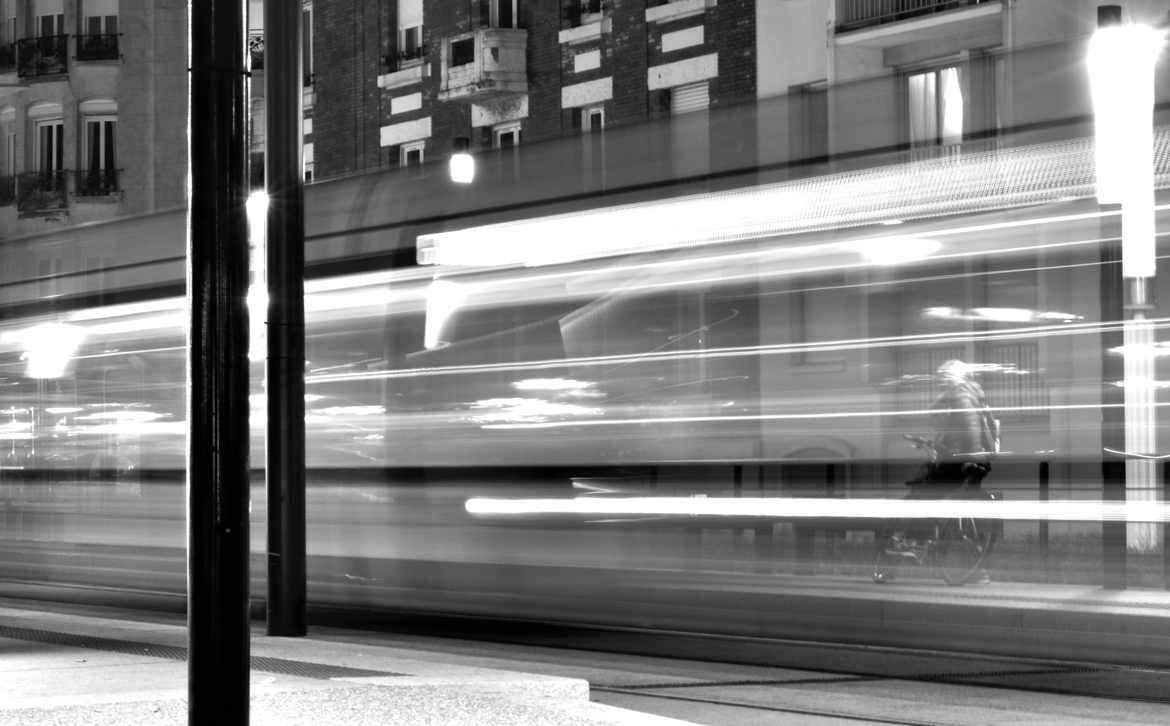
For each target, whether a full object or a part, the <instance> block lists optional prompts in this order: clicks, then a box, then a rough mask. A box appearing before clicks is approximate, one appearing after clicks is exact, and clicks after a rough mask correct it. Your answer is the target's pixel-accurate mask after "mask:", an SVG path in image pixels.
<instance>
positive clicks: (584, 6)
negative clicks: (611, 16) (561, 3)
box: [565, 0, 613, 28]
mask: <svg viewBox="0 0 1170 726" xmlns="http://www.w3.org/2000/svg"><path fill="white" fill-rule="evenodd" d="M612 7H613V3H612V2H611V1H610V0H578V1H577V2H571V3H569V4H568V5H567V6H566V7H565V23H566V27H569V28H576V27H578V26H581V25H588V24H590V23H595V22H597V21H599V20H601V18H602V16H603V15H605V13H608V12H609V11H610V10H611V9H612Z"/></svg>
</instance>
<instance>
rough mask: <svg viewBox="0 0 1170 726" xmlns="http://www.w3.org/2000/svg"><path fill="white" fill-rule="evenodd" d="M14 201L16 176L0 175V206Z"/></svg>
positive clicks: (6, 205)
mask: <svg viewBox="0 0 1170 726" xmlns="http://www.w3.org/2000/svg"><path fill="white" fill-rule="evenodd" d="M15 203H16V177H14V176H11V175H7V176H0V207H9V206H12V205H13V204H15Z"/></svg>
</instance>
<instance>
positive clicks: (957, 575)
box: [934, 517, 991, 585]
mask: <svg viewBox="0 0 1170 726" xmlns="http://www.w3.org/2000/svg"><path fill="white" fill-rule="evenodd" d="M990 550H991V531H990V530H989V529H988V528H987V527H981V526H980V525H979V523H977V522H976V521H975V520H974V519H971V518H969V517H961V518H958V519H948V520H946V521H945V522H943V523H942V525H941V526H940V527H939V536H938V539H937V540H936V541H935V545H934V561H935V564H936V565H937V567H938V570H939V574H940V575H942V579H943V582H945V583H947V584H948V585H962V584H964V583H966V582H967V581H968V580H969V579H971V577H972V576H973V575H974V574H975V572H976V571H977V570H978V569H979V567H980V566H981V565H982V564H983V560H984V559H986V557H987V554H988V552H990Z"/></svg>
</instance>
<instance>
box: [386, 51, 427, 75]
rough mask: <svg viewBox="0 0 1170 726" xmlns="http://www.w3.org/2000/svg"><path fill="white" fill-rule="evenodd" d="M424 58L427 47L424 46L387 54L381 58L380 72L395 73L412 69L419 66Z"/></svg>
mask: <svg viewBox="0 0 1170 726" xmlns="http://www.w3.org/2000/svg"><path fill="white" fill-rule="evenodd" d="M426 57H427V46H426V45H425V44H423V45H420V46H417V47H414V48H407V49H406V50H401V51H398V52H397V53H389V54H387V55H384V56H382V72H383V73H397V72H398V71H401V70H406V69H408V68H414V67H415V66H417V65H419V64H421V63H422V62H423V60H424V59H425V58H426Z"/></svg>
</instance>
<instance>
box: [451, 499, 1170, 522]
mask: <svg viewBox="0 0 1170 726" xmlns="http://www.w3.org/2000/svg"><path fill="white" fill-rule="evenodd" d="M464 508H465V509H466V510H467V512H468V513H470V514H479V515H527V514H532V515H537V514H573V515H585V516H597V515H609V516H616V515H631V516H655V515H657V516H689V517H782V518H787V519H810V518H834V517H840V518H850V519H934V518H939V517H973V518H975V519H998V520H1013V521H1037V520H1042V521H1053V522H1165V521H1170V517H1168V511H1167V505H1166V504H1164V503H1159V502H1103V501H1099V500H1094V501H1056V502H1054V501H1048V502H1030V501H992V500H968V499H932V500H924V499H863V498H857V499H835V498H833V499H830V498H819V499H818V498H801V497H791V498H788V497H734V498H732V497H704V496H697V497H608V496H606V497H600V496H586V497H576V498H573V499H494V498H490V497H473V498H471V499H468V500H467V502H466V503H465V505H464Z"/></svg>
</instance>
